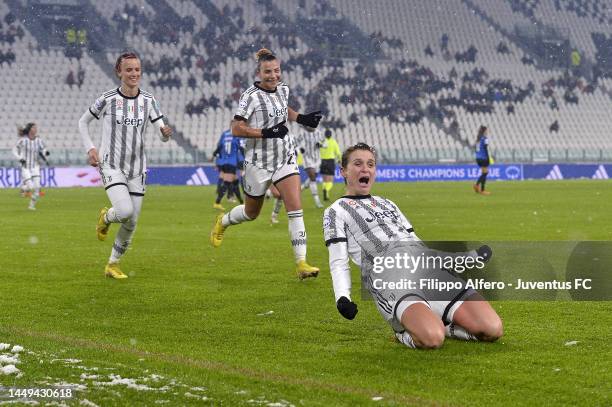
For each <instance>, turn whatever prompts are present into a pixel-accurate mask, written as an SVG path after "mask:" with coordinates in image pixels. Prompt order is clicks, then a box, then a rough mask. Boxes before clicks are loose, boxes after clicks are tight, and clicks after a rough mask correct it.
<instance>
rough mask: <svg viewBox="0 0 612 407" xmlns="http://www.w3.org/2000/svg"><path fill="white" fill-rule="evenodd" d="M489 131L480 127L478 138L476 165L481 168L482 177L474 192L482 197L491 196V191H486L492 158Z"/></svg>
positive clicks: (485, 127) (475, 185)
mask: <svg viewBox="0 0 612 407" xmlns="http://www.w3.org/2000/svg"><path fill="white" fill-rule="evenodd" d="M488 134H489V129H488V127H487V126H480V128H479V129H478V136H477V138H476V164H478V166H479V167H480V177H478V180H477V181H476V183H475V184H474V192H476V193H479V194H481V195H491V193H490V192H489V191H485V184H486V182H487V175H488V174H489V165H490V158H489V157H490V156H489V138H488V137H487V135H488Z"/></svg>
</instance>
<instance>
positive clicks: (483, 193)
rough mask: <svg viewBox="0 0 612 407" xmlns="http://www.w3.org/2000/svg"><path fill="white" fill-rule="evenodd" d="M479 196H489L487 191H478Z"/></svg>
mask: <svg viewBox="0 0 612 407" xmlns="http://www.w3.org/2000/svg"><path fill="white" fill-rule="evenodd" d="M480 195H491V193H490V192H489V191H480Z"/></svg>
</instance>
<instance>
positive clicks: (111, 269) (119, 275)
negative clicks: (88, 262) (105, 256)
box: [104, 263, 128, 280]
mask: <svg viewBox="0 0 612 407" xmlns="http://www.w3.org/2000/svg"><path fill="white" fill-rule="evenodd" d="M104 275H105V276H106V277H110V278H114V279H115V280H123V279H124V278H128V276H126V275H125V274H123V271H121V269H120V268H119V263H108V264H107V265H106V267H104Z"/></svg>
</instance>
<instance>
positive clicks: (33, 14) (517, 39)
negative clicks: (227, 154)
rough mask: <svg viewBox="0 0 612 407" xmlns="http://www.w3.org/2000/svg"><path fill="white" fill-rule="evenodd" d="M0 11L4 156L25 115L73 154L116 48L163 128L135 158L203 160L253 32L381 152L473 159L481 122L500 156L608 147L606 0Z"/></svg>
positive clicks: (294, 82) (316, 99)
mask: <svg viewBox="0 0 612 407" xmlns="http://www.w3.org/2000/svg"><path fill="white" fill-rule="evenodd" d="M0 22H1V26H0V34H1V35H0V73H1V75H2V78H3V80H2V81H1V82H0V91H1V92H2V99H3V103H2V104H0V115H1V116H2V117H3V120H2V124H1V125H0V126H1V127H0V130H1V131H0V164H1V165H4V166H10V165H13V164H14V162H13V158H12V157H11V154H10V149H11V148H12V146H13V145H14V143H15V141H16V135H15V134H16V127H17V125H23V124H25V123H26V122H29V121H35V122H37V123H38V125H39V129H40V133H41V135H43V136H44V137H45V140H46V141H47V143H48V148H49V150H51V151H52V152H53V155H52V157H51V158H52V159H53V163H54V165H75V164H80V165H84V164H85V159H86V156H85V152H84V151H83V149H82V146H81V145H80V143H81V142H80V138H79V135H78V128H77V121H78V119H79V117H80V115H81V114H82V113H83V112H84V111H85V110H86V109H87V108H88V106H89V104H91V103H92V101H94V100H95V98H96V97H97V96H98V95H97V94H96V93H95V92H98V91H100V89H111V88H112V87H113V86H116V83H117V81H116V78H115V77H114V74H113V64H114V60H115V58H116V56H117V54H118V53H119V52H120V51H122V50H124V49H133V50H135V51H137V52H138V53H139V54H140V55H141V59H142V61H143V84H142V85H143V88H144V89H147V90H150V91H151V92H153V93H154V94H155V95H156V97H157V98H158V100H159V101H160V103H161V105H162V108H163V110H164V112H165V114H166V116H167V117H168V118H169V120H170V122H171V124H172V126H173V127H174V128H175V129H176V135H175V137H174V138H173V140H171V142H170V143H171V144H170V146H168V145H162V143H161V142H160V140H159V139H158V138H157V137H148V138H147V141H146V143H147V147H148V149H149V160H150V162H151V163H153V164H158V165H160V164H161V165H172V164H188V163H203V162H206V161H207V160H208V159H209V158H210V156H211V153H212V151H213V150H214V147H215V143H216V141H217V139H218V136H219V134H220V133H221V132H222V131H223V130H225V129H227V128H228V126H229V122H230V120H231V118H232V117H233V112H234V110H235V108H236V104H237V99H238V97H239V95H240V93H241V92H242V90H244V89H245V88H246V87H247V86H248V85H249V84H250V83H251V82H252V81H253V80H254V62H253V54H254V52H255V51H256V50H257V49H259V48H261V47H263V46H265V47H269V48H271V49H273V50H275V52H276V53H277V55H279V57H280V58H281V60H282V62H283V69H284V72H283V76H284V81H285V82H287V83H288V84H289V85H290V86H291V89H292V98H293V101H292V102H290V105H291V104H293V106H294V107H295V108H296V110H297V109H301V110H304V111H306V110H308V111H310V110H315V109H316V110H318V109H322V110H323V111H324V112H325V118H324V122H323V126H324V127H327V128H332V129H334V130H335V136H336V138H337V140H338V141H339V143H340V144H341V145H348V144H349V143H355V142H357V141H367V142H368V143H371V144H373V145H376V146H378V150H379V151H380V153H381V158H382V160H383V161H385V162H389V163H398V162H401V163H408V162H415V163H420V162H471V161H472V157H473V145H474V141H475V135H476V131H477V129H478V127H479V126H480V125H482V124H486V125H488V126H489V128H490V129H491V142H492V146H493V153H494V155H495V158H496V160H497V161H505V162H532V161H557V162H559V161H568V162H572V161H574V162H576V161H593V162H598V161H605V160H610V159H612V138H611V137H610V129H612V117H611V115H610V111H612V36H611V35H610V30H609V27H610V24H611V23H612V4H611V3H610V2H609V1H603V0H580V1H579V0H539V1H527V0H411V1H403V0H380V1H371V0H245V1H242V2H235V1H231V0H137V1H128V0H110V1H105V2H99V1H89V0H85V1H73V0H45V1H40V0H2V1H0ZM294 130H296V129H294ZM92 134H99V132H98V131H92Z"/></svg>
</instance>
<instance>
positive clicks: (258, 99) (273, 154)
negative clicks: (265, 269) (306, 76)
mask: <svg viewBox="0 0 612 407" xmlns="http://www.w3.org/2000/svg"><path fill="white" fill-rule="evenodd" d="M256 59H257V70H256V73H257V76H258V77H259V79H260V80H259V81H256V82H255V83H254V84H253V86H251V87H249V88H248V89H247V90H246V91H245V92H244V93H243V94H242V96H241V97H240V102H239V105H238V110H237V111H236V114H235V115H234V120H233V121H232V134H233V135H234V136H236V137H244V138H246V140H247V142H246V146H245V160H244V174H243V177H242V181H243V187H244V188H243V189H244V194H245V204H244V205H238V206H236V207H234V208H233V209H232V210H231V211H229V212H228V213H226V214H220V215H219V216H217V219H216V221H215V225H214V227H213V230H212V231H211V234H210V241H211V244H212V245H213V246H214V247H219V246H220V245H221V243H222V241H223V236H224V233H225V231H226V229H227V228H228V227H230V226H232V225H238V224H240V223H243V222H248V221H252V220H255V219H256V218H257V217H258V216H259V213H260V212H261V208H262V206H263V203H264V196H265V193H266V190H267V189H268V187H269V186H270V184H271V183H272V184H274V185H275V186H276V187H277V188H278V190H279V192H280V194H281V197H282V200H283V202H284V204H285V208H286V210H287V218H288V219H289V222H288V223H289V234H290V238H291V245H292V247H293V254H294V258H295V263H296V272H297V275H298V277H299V278H300V279H304V278H308V277H316V276H317V275H318V273H319V269H318V268H317V267H313V266H311V265H309V264H308V263H307V262H306V240H307V238H306V228H305V226H304V213H303V210H302V202H301V198H300V175H299V168H298V165H297V157H296V153H295V150H296V144H295V141H294V140H293V137H291V136H288V135H287V133H288V132H289V130H288V129H287V127H286V126H285V124H286V123H287V120H289V121H292V122H297V123H299V124H301V125H304V126H308V127H311V128H316V127H317V126H318V125H319V122H320V121H321V118H322V116H321V112H312V113H308V114H298V113H297V112H295V111H294V110H293V109H291V108H290V107H289V106H288V101H289V86H287V85H286V84H285V83H283V82H281V81H280V78H281V65H280V61H279V60H278V59H277V58H276V56H275V55H274V54H273V53H272V52H271V51H270V50H268V49H265V48H262V49H260V50H259V51H258V52H257V54H256Z"/></svg>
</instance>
